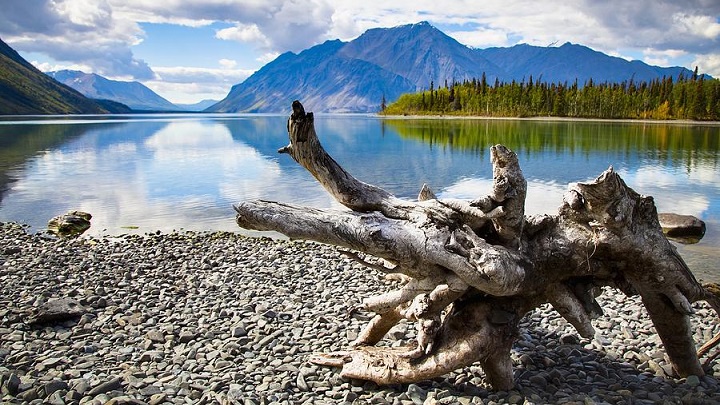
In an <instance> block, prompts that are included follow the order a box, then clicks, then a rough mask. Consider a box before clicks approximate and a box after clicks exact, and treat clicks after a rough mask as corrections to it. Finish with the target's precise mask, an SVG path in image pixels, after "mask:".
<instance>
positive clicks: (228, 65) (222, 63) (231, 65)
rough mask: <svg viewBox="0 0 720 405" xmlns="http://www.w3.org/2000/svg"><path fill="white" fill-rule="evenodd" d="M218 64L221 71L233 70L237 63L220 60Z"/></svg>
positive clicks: (229, 60)
mask: <svg viewBox="0 0 720 405" xmlns="http://www.w3.org/2000/svg"><path fill="white" fill-rule="evenodd" d="M218 64H219V65H220V67H221V68H223V69H234V68H235V66H237V61H236V60H232V59H224V58H223V59H220V60H219V61H218Z"/></svg>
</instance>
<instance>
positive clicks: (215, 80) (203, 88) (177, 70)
mask: <svg viewBox="0 0 720 405" xmlns="http://www.w3.org/2000/svg"><path fill="white" fill-rule="evenodd" d="M154 70H155V72H156V73H157V76H158V77H157V78H156V79H154V80H147V81H144V82H143V84H144V85H146V86H148V87H149V88H150V89H152V90H153V91H155V92H156V93H158V94H160V95H162V96H163V97H165V98H167V99H168V100H170V101H172V102H174V103H193V102H197V101H198V100H202V99H214V100H219V99H221V98H223V97H225V96H226V95H227V93H228V91H229V89H230V88H231V87H232V86H233V85H235V84H237V83H240V82H242V81H244V80H245V79H247V78H248V77H249V76H250V75H251V74H253V72H254V71H253V70H249V69H234V68H231V67H229V64H226V65H225V66H222V63H221V68H219V69H215V68H199V67H187V66H173V67H161V66H160V67H154Z"/></svg>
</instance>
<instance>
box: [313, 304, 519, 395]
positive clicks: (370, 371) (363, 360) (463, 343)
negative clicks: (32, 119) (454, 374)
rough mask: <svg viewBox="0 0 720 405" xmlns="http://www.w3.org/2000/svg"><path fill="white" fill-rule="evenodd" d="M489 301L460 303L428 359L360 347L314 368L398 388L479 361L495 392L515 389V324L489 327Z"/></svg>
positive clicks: (323, 357)
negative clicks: (322, 367)
mask: <svg viewBox="0 0 720 405" xmlns="http://www.w3.org/2000/svg"><path fill="white" fill-rule="evenodd" d="M492 319H493V308H492V307H491V305H490V304H489V303H488V302H480V301H475V302H465V303H458V304H456V305H455V308H454V310H453V312H452V314H449V315H448V316H447V318H446V320H445V322H444V323H443V325H442V327H441V329H440V331H439V333H438V334H437V336H436V338H435V343H434V345H433V349H432V351H431V352H430V354H429V355H424V356H420V357H419V358H412V357H409V356H407V353H409V352H411V351H412V350H408V348H407V347H399V348H390V347H377V346H362V347H357V348H355V349H354V350H351V351H344V352H336V353H330V354H317V355H314V356H312V357H311V358H310V361H311V362H313V363H316V364H321V365H326V366H333V367H342V371H341V373H340V374H341V375H342V376H343V377H348V378H359V379H363V380H370V381H374V382H375V383H377V384H397V383H409V382H416V381H422V380H426V379H430V378H435V377H438V376H441V375H443V374H446V373H449V372H451V371H453V370H456V369H458V368H461V367H464V366H466V365H467V364H472V363H473V362H475V361H479V362H480V364H481V365H482V367H483V370H484V371H485V373H486V377H487V379H488V382H489V383H490V384H491V385H492V386H493V387H494V388H495V389H498V390H507V389H510V388H512V387H513V386H514V382H513V375H512V361H511V359H510V349H511V347H512V343H513V341H514V339H515V337H516V335H517V320H516V319H512V320H511V321H510V322H507V323H502V324H493V323H492V322H491V320H492Z"/></svg>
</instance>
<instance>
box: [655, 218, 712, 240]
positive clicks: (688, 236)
mask: <svg viewBox="0 0 720 405" xmlns="http://www.w3.org/2000/svg"><path fill="white" fill-rule="evenodd" d="M658 220H660V226H662V229H663V233H664V234H665V236H667V237H668V239H672V240H675V241H677V242H680V243H697V242H699V241H700V239H702V238H703V236H705V222H703V221H702V220H700V219H699V218H697V217H694V216H692V215H680V214H673V213H668V212H666V213H660V214H658Z"/></svg>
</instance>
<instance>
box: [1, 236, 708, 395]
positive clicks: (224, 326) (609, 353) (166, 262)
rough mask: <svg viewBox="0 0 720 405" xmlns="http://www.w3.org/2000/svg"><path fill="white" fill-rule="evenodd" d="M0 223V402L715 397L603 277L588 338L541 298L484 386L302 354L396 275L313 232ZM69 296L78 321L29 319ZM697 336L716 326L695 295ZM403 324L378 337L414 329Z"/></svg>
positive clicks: (359, 317)
mask: <svg viewBox="0 0 720 405" xmlns="http://www.w3.org/2000/svg"><path fill="white" fill-rule="evenodd" d="M25 230H26V227H24V226H22V225H18V224H13V223H0V246H2V248H0V282H1V283H2V285H1V286H0V381H2V384H0V385H2V387H3V389H6V387H7V385H8V381H10V380H11V375H14V376H15V377H14V378H13V380H14V379H17V381H19V386H18V387H17V388H16V391H18V392H16V393H15V394H14V395H10V394H5V391H3V396H2V397H0V402H2V403H11V404H12V403H42V402H43V401H48V402H50V401H54V402H53V403H60V401H62V402H64V403H78V404H86V403H87V404H91V403H92V404H94V403H106V402H107V401H113V402H110V403H115V404H143V403H146V404H180V403H188V402H191V403H243V401H245V402H244V403H255V404H260V403H267V402H278V403H318V404H325V403H327V404H334V403H343V402H345V403H357V404H362V403H377V404H384V403H388V404H392V403H398V404H407V405H410V404H412V403H426V404H436V403H443V404H444V403H448V404H450V403H460V404H468V403H486V404H490V403H523V402H525V403H532V404H543V403H639V404H645V403H647V404H652V403H657V402H660V403H662V402H663V401H669V402H671V403H680V402H683V401H694V402H693V403H708V404H710V403H718V402H720V384H719V383H718V378H720V364H718V362H716V363H715V364H714V365H713V366H712V368H709V369H707V375H706V376H705V377H701V378H697V377H689V378H683V379H680V378H677V377H675V376H673V374H672V373H673V372H672V370H671V368H670V366H669V364H668V363H667V361H666V359H665V356H664V350H663V348H662V343H661V342H660V341H659V338H658V337H657V335H656V334H655V333H654V328H653V327H652V324H651V323H650V322H649V318H648V317H647V313H646V312H645V310H644V307H643V306H642V305H641V303H640V301H639V299H638V298H637V297H625V296H624V295H622V294H620V293H617V292H614V291H610V290H606V291H605V293H604V294H603V295H602V296H601V297H600V300H599V301H600V304H601V306H602V307H603V309H604V311H605V314H606V315H604V316H602V317H601V318H600V319H598V320H596V321H594V322H593V324H594V326H595V327H596V330H597V332H598V334H597V335H596V337H595V338H594V339H584V338H580V337H579V335H578V334H577V332H575V330H574V329H573V328H572V326H570V325H568V324H567V322H566V321H565V320H564V319H562V318H561V317H560V316H559V315H558V314H557V312H555V311H554V310H552V309H551V308H549V307H547V306H545V307H542V308H539V309H537V310H535V311H533V312H531V313H529V314H527V315H526V316H525V317H524V318H523V320H522V321H521V325H520V336H519V338H518V340H517V342H516V343H515V345H514V346H513V353H512V358H513V362H514V373H515V381H516V387H515V388H514V389H513V390H510V391H507V392H505V391H501V392H494V391H492V390H490V389H489V387H488V386H487V384H486V382H485V380H484V373H483V371H482V369H481V368H480V367H479V366H477V365H473V366H470V367H466V368H464V369H461V370H456V371H454V372H452V373H449V374H447V375H445V376H442V377H440V378H436V379H433V380H429V381H423V382H419V383H417V384H397V385H393V386H385V387H384V386H377V385H376V384H374V383H368V382H363V381H359V380H350V379H343V378H341V377H340V376H339V372H338V371H339V370H337V369H332V368H326V367H321V366H316V365H313V364H310V363H309V362H308V361H307V359H308V356H309V355H311V354H312V353H316V352H328V351H337V350H343V349H346V348H347V345H348V343H349V342H350V341H352V340H353V339H354V337H355V336H357V333H358V332H359V330H360V329H361V328H363V327H364V326H365V325H366V324H367V322H368V320H369V319H370V317H371V316H372V314H369V313H366V312H364V311H360V312H359V313H357V314H354V315H353V316H349V315H348V313H349V308H350V307H351V306H353V305H354V304H357V303H359V302H360V301H361V300H362V299H363V298H366V297H369V296H370V295H375V294H379V293H382V292H385V291H388V290H389V289H391V288H396V287H397V286H396V285H394V284H390V283H389V282H388V281H386V280H384V279H383V278H382V277H381V275H380V274H379V273H377V272H376V271H375V270H371V269H368V268H365V267H363V266H360V265H359V264H357V263H355V262H353V261H351V260H350V259H348V258H346V257H345V256H343V255H342V254H340V252H339V251H338V249H336V248H334V247H331V246H327V245H321V244H317V243H313V242H298V241H290V240H276V239H270V238H266V237H249V236H243V235H240V234H237V233H233V232H193V231H184V232H170V233H150V234H145V235H133V234H128V235H122V236H118V237H88V238H77V239H65V240H47V239H43V238H41V237H40V236H38V235H29V234H27V233H26V232H25ZM62 297H70V298H73V299H75V300H77V301H78V302H79V303H80V304H81V305H83V306H84V307H86V309H87V311H86V312H85V313H84V314H83V315H82V316H80V317H79V319H74V320H69V321H64V322H60V323H57V324H48V325H42V326H31V325H28V324H27V323H25V322H24V321H25V320H26V317H27V315H28V314H29V313H30V312H31V311H32V310H33V308H36V307H37V306H39V305H41V304H42V303H44V302H46V301H48V300H50V299H54V298H62ZM693 307H694V308H695V310H696V314H695V315H694V316H693V317H692V320H691V321H692V325H693V330H694V331H695V337H696V341H697V342H700V341H705V340H707V339H708V338H709V337H712V336H713V335H714V334H715V333H718V332H720V325H719V324H718V323H717V319H716V318H715V316H714V314H713V313H712V311H711V310H710V309H709V307H708V306H706V305H703V304H695V305H693ZM414 331H415V328H414V325H412V324H410V323H407V322H403V323H401V324H400V325H398V326H396V327H395V328H394V329H393V330H391V332H390V333H389V334H388V336H387V337H386V338H385V339H384V340H383V344H387V345H400V344H405V343H407V340H406V339H414V333H415V332H414Z"/></svg>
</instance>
